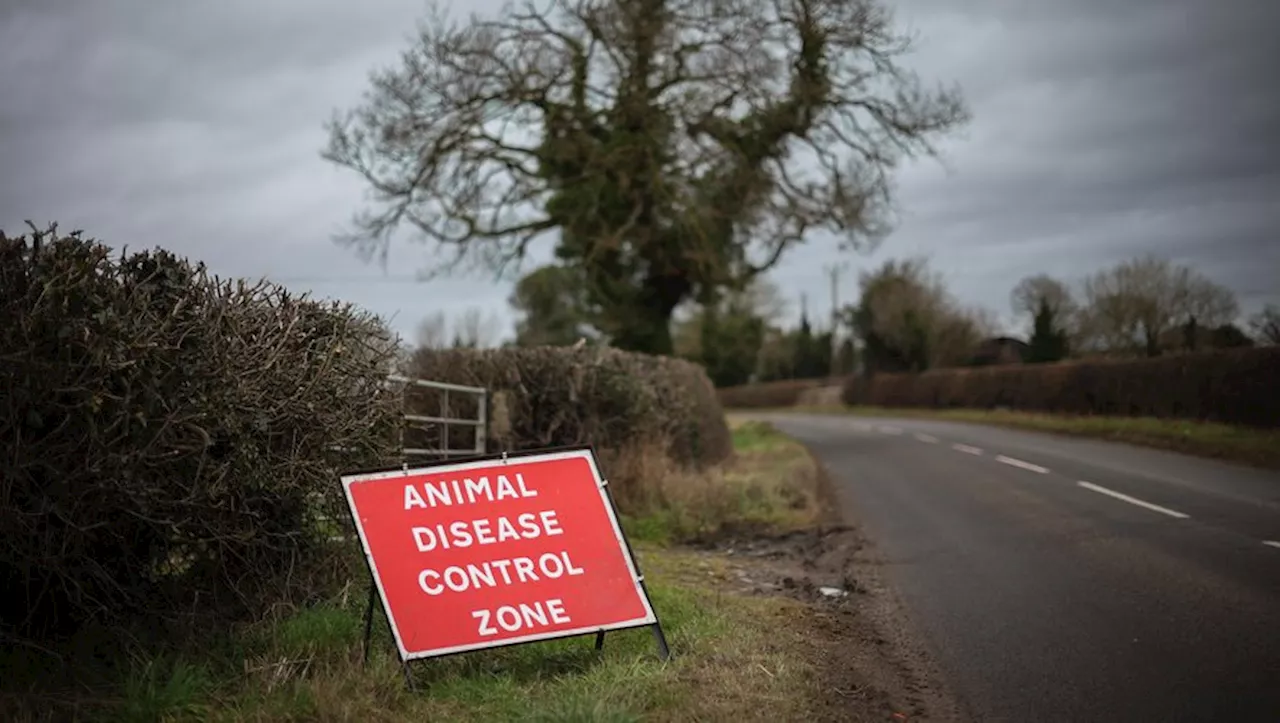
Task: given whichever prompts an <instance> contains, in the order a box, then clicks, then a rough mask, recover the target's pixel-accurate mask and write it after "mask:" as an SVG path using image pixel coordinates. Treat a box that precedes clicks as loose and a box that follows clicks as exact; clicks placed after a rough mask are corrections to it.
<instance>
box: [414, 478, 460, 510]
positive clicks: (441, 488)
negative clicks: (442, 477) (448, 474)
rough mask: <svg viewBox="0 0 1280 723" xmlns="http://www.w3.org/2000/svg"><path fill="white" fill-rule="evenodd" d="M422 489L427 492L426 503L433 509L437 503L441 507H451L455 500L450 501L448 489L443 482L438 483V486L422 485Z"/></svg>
mask: <svg viewBox="0 0 1280 723" xmlns="http://www.w3.org/2000/svg"><path fill="white" fill-rule="evenodd" d="M422 488H423V489H424V490H426V491H427V502H429V503H430V504H431V506H432V507H435V506H436V504H437V503H439V504H442V505H451V504H453V499H456V498H453V499H450V497H449V487H448V486H447V485H446V484H445V483H443V482H441V483H439V485H434V484H430V483H427V484H424V485H422Z"/></svg>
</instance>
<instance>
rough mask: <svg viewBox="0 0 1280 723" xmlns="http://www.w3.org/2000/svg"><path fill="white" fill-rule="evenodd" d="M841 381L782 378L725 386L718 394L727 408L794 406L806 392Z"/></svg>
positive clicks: (801, 399)
mask: <svg viewBox="0 0 1280 723" xmlns="http://www.w3.org/2000/svg"><path fill="white" fill-rule="evenodd" d="M839 383H840V380H839V379H838V378H837V379H836V380H829V379H782V380H779V381H773V382H759V383H756V384H743V385H741V386H736V387H725V388H723V389H718V390H716V394H717V395H718V396H719V398H720V404H722V405H724V407H725V409H766V408H776V407H794V406H796V405H797V404H801V403H803V402H804V398H805V393H806V392H809V391H811V390H815V389H820V388H822V387H824V386H827V385H830V384H839Z"/></svg>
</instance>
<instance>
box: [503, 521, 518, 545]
mask: <svg viewBox="0 0 1280 723" xmlns="http://www.w3.org/2000/svg"><path fill="white" fill-rule="evenodd" d="M518 539H520V533H519V532H516V526H515V525H513V524H511V520H508V519H507V518H505V517H499V518H498V542H506V541H507V540H518Z"/></svg>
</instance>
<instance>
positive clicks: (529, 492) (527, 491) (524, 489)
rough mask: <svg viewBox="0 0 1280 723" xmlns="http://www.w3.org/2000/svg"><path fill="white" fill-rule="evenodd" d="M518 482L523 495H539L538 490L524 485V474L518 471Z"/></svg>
mask: <svg viewBox="0 0 1280 723" xmlns="http://www.w3.org/2000/svg"><path fill="white" fill-rule="evenodd" d="M516 484H517V485H519V486H520V496H521V497H537V496H538V491H537V490H531V489H529V488H528V487H525V486H524V475H523V474H520V473H519V472H516Z"/></svg>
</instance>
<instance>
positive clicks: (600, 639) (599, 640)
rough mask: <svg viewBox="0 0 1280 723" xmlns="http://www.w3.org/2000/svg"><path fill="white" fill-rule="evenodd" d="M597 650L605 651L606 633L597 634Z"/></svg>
mask: <svg viewBox="0 0 1280 723" xmlns="http://www.w3.org/2000/svg"><path fill="white" fill-rule="evenodd" d="M596 650H604V631H603V630H601V631H600V632H598V633H596Z"/></svg>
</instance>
